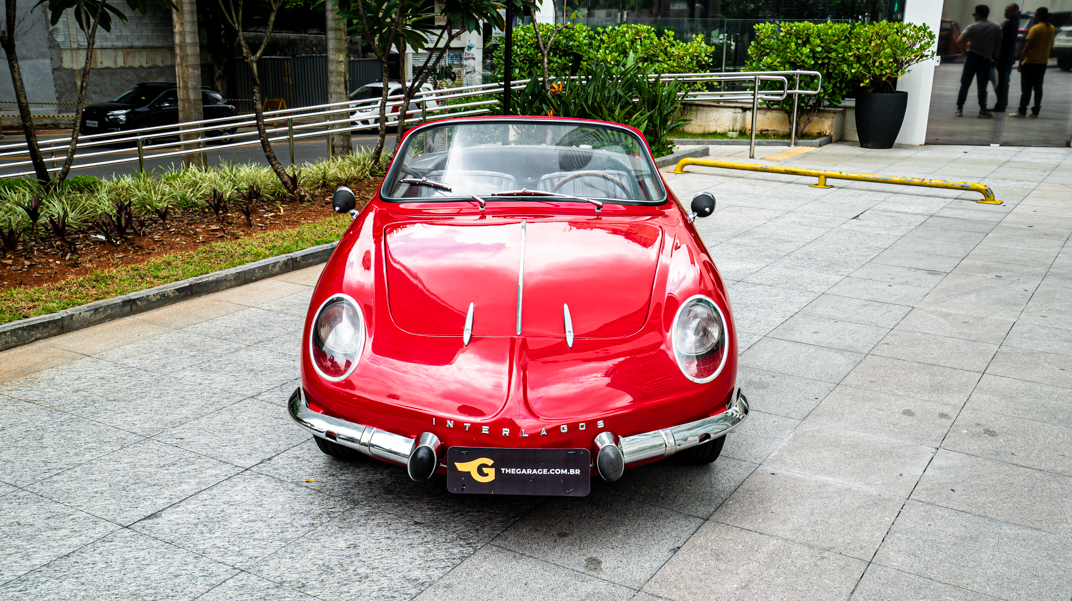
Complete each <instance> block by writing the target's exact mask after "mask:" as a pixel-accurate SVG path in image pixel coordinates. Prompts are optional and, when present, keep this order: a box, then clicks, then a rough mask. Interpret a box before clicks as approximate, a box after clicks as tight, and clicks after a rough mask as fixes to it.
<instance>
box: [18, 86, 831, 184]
mask: <svg viewBox="0 0 1072 601" xmlns="http://www.w3.org/2000/svg"><path fill="white" fill-rule="evenodd" d="M650 77H651V79H656V78H660V79H661V80H662V81H666V82H670V81H675V80H676V81H680V82H684V83H696V82H702V83H727V82H741V83H749V84H751V85H750V86H748V87H749V88H750V89H745V90H729V91H726V90H721V91H696V90H689V91H684V92H680V95H681V97H682V99H683V100H751V101H752V128H751V142H750V149H749V152H750V155H751V156H752V157H753V158H754V156H755V136H756V118H757V113H758V109H759V102H760V101H761V100H762V101H765V102H767V101H779V100H783V99H785V98H786V97H788V96H792V97H793V124H792V137H791V139H790V146H794V145H795V144H796V112H797V103H798V98H799V96H813V95H816V94H818V93H819V90H820V88H821V86H822V74H821V73H819V72H817V71H757V72H745V73H668V74H657V75H652V76H650ZM790 77H792V78H793V81H794V85H793V86H792V87H791V86H790V84H789V78H790ZM801 77H814V78H815V81H816V86H815V88H814V89H810V88H809V89H806V90H802V89H800V78H801ZM569 79H574V80H576V79H581V78H580V77H579V76H572V77H570V78H569ZM530 81H531V80H529V79H523V80H515V81H513V82H512V85H511V89H512V90H523V89H524V88H525V86H526V85H527V84H528V83H529V82H530ZM770 82H773V83H774V84H775V89H767V90H763V89H761V88H762V86H763V84H764V83H770ZM501 92H502V85H501V84H499V83H489V84H478V85H472V86H462V87H457V88H450V89H448V90H431V91H425V90H420V91H418V92H417V93H415V94H414V96H413V98H411V100H410V107H413V106H414V105H417V106H419V108H414V109H409V108H406V109H402V108H399V107H401V105H402V99H401V97H398V96H392V97H391V98H389V99H388V102H387V104H386V110H387V111H388V119H391V118H392V117H396V119H397V118H401V119H402V120H403V123H414V122H423V121H431V120H437V119H445V118H452V117H460V116H468V115H479V114H486V113H490V112H492V110H493V107H494V106H496V105H499V104H500V100H499V99H498V98H479V97H487V96H497V95H499V94H501ZM468 99H473V100H472V101H471V102H460V103H455V104H447V102H450V101H455V102H456V101H458V100H468ZM431 102H434V103H435V105H434V106H429V104H430V103H431ZM380 104H381V99H380V98H371V99H367V100H346V101H342V102H332V103H325V104H318V105H313V106H306V107H298V108H293V109H277V110H272V111H265V112H264V113H263V116H264V121H265V122H266V125H268V127H267V130H266V133H267V134H269V136H268V141H269V142H279V141H283V140H288V141H289V142H290V155H291V156H290V160H291V164H292V165H293V164H294V161H295V157H294V140H295V139H301V138H308V137H316V136H322V135H324V134H325V133H326V134H328V135H331V134H333V133H342V132H347V131H354V130H358V129H365V128H366V127H367V126H356V125H354V123H353V116H354V115H356V114H357V113H359V112H366V111H368V110H370V109H378V108H379V106H380ZM396 108H397V109H398V110H397V112H391V111H392V110H394V109H396ZM459 109H465V110H459ZM340 113H342V118H339V116H340V115H339V114H340ZM410 115H413V116H410ZM376 118H377V119H378V115H377V116H376ZM296 119H301V120H303V121H306V122H304V123H297V124H295V120H296ZM395 123H397V120H396V121H395ZM395 123H392V124H390V126H394V125H395ZM254 124H256V120H255V119H254V118H253V117H251V116H250V115H248V114H243V115H235V116H231V117H217V118H213V119H201V120H198V121H187V122H184V123H180V124H173V125H155V126H150V127H145V128H139V129H133V130H125V131H119V132H105V133H100V134H88V135H84V136H79V141H78V147H79V149H80V150H81V149H85V148H94V147H101V146H110V145H117V144H129V143H134V144H135V145H136V146H137V156H136V157H122V158H119V157H117V158H114V159H111V160H106V161H97V162H90V163H81V164H77V165H74V164H73V165H71V169H72V170H74V169H85V168H89V167H102V166H108V165H120V164H125V163H131V162H134V161H137V162H138V163H139V166H140V170H142V171H144V169H145V160H146V159H162V158H170V157H175V156H183V155H187V154H193V153H200V152H205V148H204V145H203V143H204V141H205V140H206V136H209V135H210V134H211V133H212V132H217V131H221V130H229V129H235V130H237V129H238V128H239V127H248V126H251V125H254ZM340 125H345V126H346V127H337V126H340ZM325 126H329V127H331V126H336V127H332V128H331V129H328V130H327V131H326V132H325V131H323V130H322V128H323V127H325ZM314 128H315V129H316V131H304V130H309V129H314ZM282 132H286V135H276V136H273V134H280V133H282ZM296 132H297V133H296ZM186 136H197V137H196V139H185V140H184V139H182V138H183V137H186ZM172 137H178V138H179V139H178V140H176V141H169V142H165V143H163V144H158V145H156V146H154V147H155V148H157V149H160V150H163V149H165V148H175V149H174V150H167V151H165V152H154V153H151V154H146V153H145V148H144V147H145V145H146V142H147V141H148V142H150V143H151V142H152V141H153V140H154V139H157V138H172ZM245 137H251V138H252V139H250V140H243V141H238V142H236V141H234V140H235V139H236V138H245ZM227 138H228V139H229V141H228V142H227V143H224V144H220V145H215V146H213V150H225V149H229V148H240V147H245V146H254V145H258V144H260V143H261V141H260V138H259V134H258V132H257V131H256V130H255V129H253V130H249V131H244V132H237V131H236V133H234V134H231V135H229V136H227ZM209 139H210V138H209ZM71 141H72V138H71V137H67V138H59V139H52V140H46V141H43V142H42V143H41V144H40V145H39V149H40V150H41V152H42V154H44V153H50V152H51V153H53V154H55V153H56V152H57V151H62V152H64V153H66V151H67V150H68V148H69V147H70V142H71ZM126 152H128V150H127V149H122V150H119V149H110V150H104V149H102V150H101V151H100V152H91V153H88V154H79V155H77V158H78V159H91V158H97V157H105V156H109V155H115V154H119V153H124V154H125V153H126ZM22 156H27V149H26V147H25V143H15V144H0V158H3V157H22ZM46 160H47V161H52V162H53V164H54V165H55V162H56V161H58V160H59V159H58V157H55V156H53V157H51V158H48V159H46ZM31 164H32V161H30V160H29V158H28V157H27V159H26V160H18V161H15V162H13V163H6V164H3V165H2V166H3V167H5V168H11V167H22V166H27V165H31ZM59 170H60V168H59V167H55V166H54V167H52V168H48V169H47V171H49V172H54V171H59ZM33 174H34V172H33V171H24V172H19V173H12V174H6V175H0V178H10V177H22V176H26V175H33Z"/></svg>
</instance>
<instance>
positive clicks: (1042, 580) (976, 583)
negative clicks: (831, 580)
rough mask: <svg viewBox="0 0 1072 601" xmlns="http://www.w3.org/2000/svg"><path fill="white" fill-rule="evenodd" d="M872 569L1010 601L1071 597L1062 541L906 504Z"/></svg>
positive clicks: (1068, 558) (1069, 554)
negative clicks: (881, 568)
mask: <svg viewBox="0 0 1072 601" xmlns="http://www.w3.org/2000/svg"><path fill="white" fill-rule="evenodd" d="M874 563H876V564H879V565H882V566H886V567H889V568H894V569H897V570H900V571H903V572H908V573H910V574H915V575H917V576H922V577H924V578H929V579H931V580H936V581H938V582H942V583H945V584H949V585H953V586H957V587H960V588H964V589H968V590H971V591H974V592H978V593H982V594H986V595H991V596H996V597H999V598H1002V599H1010V600H1013V601H1019V600H1024V601H1027V600H1031V601H1046V600H1053V601H1058V600H1061V601H1064V600H1067V599H1068V598H1069V596H1070V595H1072V567H1070V566H1072V545H1070V544H1069V540H1068V539H1067V538H1063V537H1059V536H1056V535H1054V534H1050V533H1048V532H1041V531H1039V530H1033V529H1030V528H1024V527H1023V526H1017V525H1014V524H1009V523H1007V522H1002V521H999V520H994V519H990V518H985V517H979V516H975V515H971V514H968V513H964V512H960V511H955V510H952V509H946V508H944V507H938V506H936V505H930V504H926V503H919V502H916V501H908V502H907V503H906V504H905V507H904V509H903V510H902V511H901V515H900V516H898V518H897V521H896V522H894V525H893V527H892V528H891V529H890V533H889V534H888V535H887V537H886V540H885V541H884V542H883V544H882V547H880V548H879V550H878V553H877V554H876V555H875V559H874Z"/></svg>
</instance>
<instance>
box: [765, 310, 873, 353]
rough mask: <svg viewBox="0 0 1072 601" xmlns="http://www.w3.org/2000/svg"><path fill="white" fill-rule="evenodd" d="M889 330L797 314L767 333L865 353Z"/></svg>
mask: <svg viewBox="0 0 1072 601" xmlns="http://www.w3.org/2000/svg"><path fill="white" fill-rule="evenodd" d="M888 332H889V330H888V329H886V328H880V327H877V326H869V325H864V324H858V323H853V322H851V321H840V320H836V319H827V318H825V317H816V316H813V315H804V314H799V313H798V314H797V315H794V316H793V317H790V318H789V319H788V320H786V321H785V322H784V323H783V324H782V325H780V326H778V327H777V328H775V329H774V330H773V331H772V332H771V333H770V334H769V336H770V337H771V338H778V339H781V340H790V341H793V342H802V343H805V344H814V345H818V346H825V347H828V348H833V349H840V350H843V351H852V352H855V353H867V352H868V351H870V350H871V348H872V347H874V346H875V344H877V343H878V341H879V340H882V338H883V337H884V336H886V334H887V333H888Z"/></svg>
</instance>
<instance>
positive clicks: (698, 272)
mask: <svg viewBox="0 0 1072 601" xmlns="http://www.w3.org/2000/svg"><path fill="white" fill-rule="evenodd" d="M572 121H578V120H572ZM411 131H412V130H411ZM633 131H635V130H633ZM636 133H638V134H639V132H636ZM660 177H661V176H660ZM663 185H664V187H666V186H665V182H664V183H663ZM666 189H667V193H668V195H669V199H668V201H667V202H665V203H662V204H658V205H625V204H611V203H607V204H605V205H604V206H603V209H602V211H601V212H599V213H597V212H596V211H595V210H594V207H593V206H592V205H589V204H582V203H576V202H561V201H552V202H547V201H536V200H535V199H532V198H517V199H512V200H509V201H504V202H489V203H488V204H487V208H486V210H485V211H484V212H481V211H480V210H479V207H478V206H477V204H476V203H475V202H460V201H459V202H435V203H429V202H404V203H398V202H387V201H384V200H382V199H381V198H380V196H379V194H377V195H376V196H374V197H373V198H372V200H371V201H370V202H369V203H368V204H367V205H366V206H365V207H364V209H363V210H362V211H361V213H360V214H359V215H358V216H357V218H356V219H355V220H354V222H353V224H352V225H351V226H350V228H349V230H348V231H347V232H346V234H345V235H344V236H343V237H342V239H341V240H340V242H339V245H338V247H337V249H336V250H335V252H334V253H333V255H332V256H331V259H330V260H329V261H328V263H327V265H326V266H325V268H324V271H323V273H322V275H321V276H320V281H319V282H318V284H317V286H316V289H315V291H314V293H313V298H312V301H311V303H310V308H309V313H308V315H307V318H306V325H305V330H304V335H303V345H302V349H303V351H302V359H301V368H302V387H303V389H304V391H305V394H306V396H307V397H308V399H309V402H310V407H311V408H312V409H314V410H315V411H319V412H322V413H324V414H327V415H330V416H333V417H338V418H342V419H345V420H348V421H352V422H357V423H361V424H366V425H369V426H374V427H376V428H379V429H382V430H385V431H388V432H392V433H396V434H400V435H403V436H407V437H416V436H419V435H420V434H421V433H423V432H431V433H434V434H435V435H436V436H438V437H439V438H440V439H441V440H442V441H443V443H444V445H446V446H447V447H451V446H472V447H543V448H588V447H589V446H590V445H591V444H592V439H593V437H594V436H595V435H596V434H597V433H599V432H600V431H611V432H614V433H615V434H616V435H618V436H630V435H634V434H638V433H643V432H650V431H653V430H657V429H660V428H666V427H670V426H674V425H677V424H682V423H686V422H690V421H693V420H697V419H701V418H704V417H707V416H711V415H716V414H718V413H721V412H723V411H725V410H726V408H727V405H728V403H729V402H730V400H731V395H732V393H733V391H734V389H735V384H736V382H735V380H736V373H737V339H736V330H735V327H734V324H733V318H732V313H731V309H730V305H729V301H728V299H727V297H726V293H725V289H724V286H723V283H722V280H721V278H720V277H719V274H718V271H717V269H716V268H715V265H714V263H713V262H712V261H711V259H710V257H709V255H708V253H707V251H706V249H705V248H704V246H703V244H702V242H701V241H700V239H699V237H698V236H697V234H696V232H695V230H694V228H693V226H692V224H691V223H690V222H689V221H688V219H687V218H686V212H685V211H684V209H683V208H682V207H681V205H680V203H679V202H678V200H677V199H676V198H675V197H674V196H673V193H672V192H670V190H669V188H668V187H666ZM522 221H524V222H525V229H526V240H525V248H526V253H525V263H524V294H523V309H522V315H523V318H522V332H521V335H518V334H517V332H516V315H517V290H518V281H517V280H518V268H519V262H520V246H519V244H520V242H519V241H520V229H521V222H522ZM340 292H341V293H345V294H347V295H349V296H351V297H352V298H353V299H354V300H355V301H356V302H357V303H358V304H359V305H360V309H361V312H362V315H363V317H364V319H365V323H366V335H367V341H366V346H365V349H364V352H363V354H362V357H361V359H360V361H359V363H358V365H357V367H356V368H355V370H354V371H353V373H352V374H351V375H350V376H349V377H347V378H346V379H344V380H343V381H341V382H328V381H325V380H324V379H322V378H320V377H319V376H318V375H317V374H316V372H315V370H314V369H313V367H312V365H311V362H310V356H309V335H310V327H311V322H312V320H313V319H314V317H315V313H316V310H317V309H318V308H319V307H320V305H321V304H322V303H323V302H324V301H325V300H326V299H328V298H329V297H330V296H331V295H333V294H336V293H340ZM696 294H704V295H706V296H708V297H709V298H711V299H712V300H713V301H714V302H715V303H716V304H717V305H718V306H719V308H720V309H721V311H722V313H723V314H724V315H725V316H726V335H727V336H726V339H727V348H726V353H727V355H728V357H727V360H726V363H725V366H724V368H723V369H722V371H721V373H720V375H719V376H718V377H716V378H714V380H712V381H710V382H707V383H702V384H701V383H696V382H694V381H692V380H690V379H688V378H687V377H685V375H684V374H683V373H682V371H681V369H680V368H679V367H678V365H677V363H676V361H675V358H674V353H673V349H672V347H671V325H672V322H673V319H674V316H675V313H676V311H677V309H678V307H679V305H680V304H681V303H682V302H683V301H685V300H686V299H688V298H690V297H691V296H693V295H696ZM469 303H474V305H475V311H474V320H473V331H472V339H471V341H470V342H469V344H468V346H466V345H465V344H464V341H463V338H462V330H463V327H464V323H465V318H466V312H467V310H468V307H469ZM563 304H568V305H569V309H570V312H571V315H572V318H573V323H574V329H575V340H574V343H573V347H572V348H570V347H569V346H568V345H567V342H566V340H565V336H564V326H563V308H562V307H563ZM440 471H442V468H440Z"/></svg>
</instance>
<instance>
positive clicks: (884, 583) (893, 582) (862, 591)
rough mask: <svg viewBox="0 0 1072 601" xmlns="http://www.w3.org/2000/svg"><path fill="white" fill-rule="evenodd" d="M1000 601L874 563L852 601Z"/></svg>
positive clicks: (858, 586) (862, 579)
mask: <svg viewBox="0 0 1072 601" xmlns="http://www.w3.org/2000/svg"><path fill="white" fill-rule="evenodd" d="M894 599H896V600H897V601H933V600H935V599H941V600H942V601H999V600H998V598H997V597H991V596H990V595H983V594H982V593H978V592H976V591H969V590H967V589H963V588H959V587H955V586H950V585H948V584H942V583H941V582H936V581H934V580H929V579H927V578H921V577H919V576H913V575H912V574H908V573H905V572H901V571H898V570H892V569H890V568H887V567H884V566H880V565H878V564H871V565H869V566H867V572H865V573H864V577H863V578H861V579H860V583H859V584H857V585H856V590H855V591H853V593H852V601H892V600H894Z"/></svg>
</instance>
